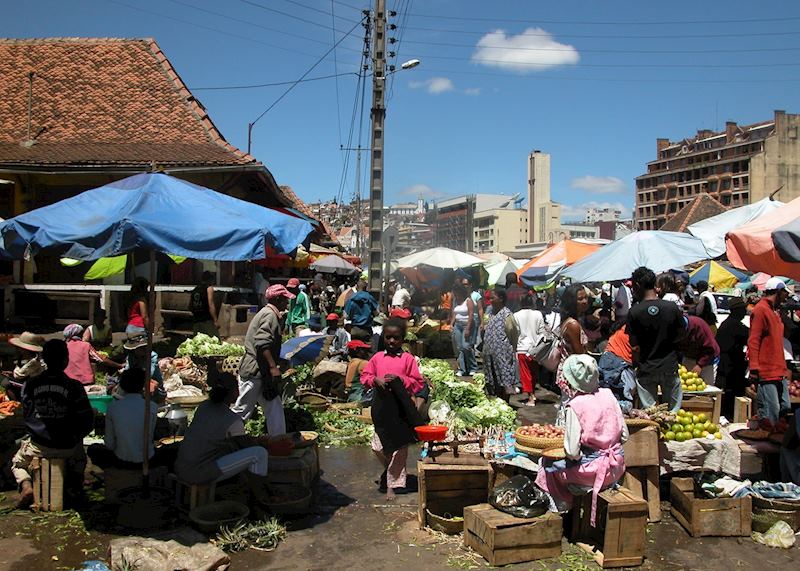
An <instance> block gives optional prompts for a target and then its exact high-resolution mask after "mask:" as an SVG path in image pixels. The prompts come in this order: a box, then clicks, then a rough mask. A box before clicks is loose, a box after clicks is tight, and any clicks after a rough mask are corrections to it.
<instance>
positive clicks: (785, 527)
mask: <svg viewBox="0 0 800 571" xmlns="http://www.w3.org/2000/svg"><path fill="white" fill-rule="evenodd" d="M752 538H753V541H755V542H757V543H763V544H764V545H768V546H769V547H783V548H784V549H789V548H790V547H791V546H793V545H794V531H792V528H791V527H790V526H789V524H788V523H786V522H785V521H776V522H775V524H774V525H773V526H772V527H771V528H769V529H768V530H767V532H766V533H758V532H757V531H754V532H753V535H752Z"/></svg>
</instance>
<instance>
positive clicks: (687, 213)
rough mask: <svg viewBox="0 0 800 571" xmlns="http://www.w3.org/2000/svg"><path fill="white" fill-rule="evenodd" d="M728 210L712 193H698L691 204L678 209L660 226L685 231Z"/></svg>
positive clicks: (663, 228) (674, 230)
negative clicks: (696, 223)
mask: <svg viewBox="0 0 800 571" xmlns="http://www.w3.org/2000/svg"><path fill="white" fill-rule="evenodd" d="M726 210H728V209H727V208H726V207H725V206H723V205H722V204H720V203H719V202H718V201H717V200H716V199H714V197H712V196H711V195H710V194H708V193H706V192H703V193H700V194H698V195H697V196H696V197H695V198H694V199H693V200H692V201H691V202H690V203H689V204H687V205H686V206H684V207H683V208H681V209H680V210H678V212H676V213H675V214H674V215H673V216H672V218H670V219H669V220H667V222H666V223H665V224H664V225H663V226H662V227H661V228H660V230H669V231H671V232H685V231H686V228H687V227H689V226H691V225H692V224H694V223H695V222H700V221H701V220H705V219H706V218H711V217H712V216H716V215H717V214H721V213H722V212H725V211H726Z"/></svg>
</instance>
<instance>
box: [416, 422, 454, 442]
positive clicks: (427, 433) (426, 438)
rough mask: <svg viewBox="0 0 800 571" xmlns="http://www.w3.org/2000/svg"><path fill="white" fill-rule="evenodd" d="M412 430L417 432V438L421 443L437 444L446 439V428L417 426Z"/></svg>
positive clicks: (431, 425) (433, 425)
mask: <svg viewBox="0 0 800 571" xmlns="http://www.w3.org/2000/svg"><path fill="white" fill-rule="evenodd" d="M414 430H416V431H417V436H418V437H419V439H420V440H422V441H423V442H437V441H441V440H444V439H445V438H446V437H447V427H446V426H439V425H436V424H429V425H426V426H417V427H416V428H415V429H414Z"/></svg>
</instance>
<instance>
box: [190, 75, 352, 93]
mask: <svg viewBox="0 0 800 571" xmlns="http://www.w3.org/2000/svg"><path fill="white" fill-rule="evenodd" d="M345 75H358V73H356V72H355V71H349V72H345V73H332V74H331V75H321V76H319V77H308V78H306V79H302V80H300V81H298V80H294V81H277V82H275V83H257V84H254V85H219V86H204V87H192V88H190V90H191V91H223V90H235V89H259V88H261V87H279V86H281V85H291V84H293V83H308V82H309V81H320V80H321V79H331V78H334V77H336V78H339V77H343V76H345Z"/></svg>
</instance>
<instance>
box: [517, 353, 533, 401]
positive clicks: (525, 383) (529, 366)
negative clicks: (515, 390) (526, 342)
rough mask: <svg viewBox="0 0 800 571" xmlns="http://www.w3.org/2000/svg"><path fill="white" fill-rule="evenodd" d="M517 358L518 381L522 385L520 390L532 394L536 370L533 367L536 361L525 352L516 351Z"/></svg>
mask: <svg viewBox="0 0 800 571" xmlns="http://www.w3.org/2000/svg"><path fill="white" fill-rule="evenodd" d="M517 360H518V361H519V382H520V384H521V385H522V392H523V393H528V394H529V395H532V394H533V389H534V387H536V371H535V370H534V367H535V366H536V362H535V361H534V360H533V356H531V355H528V354H527V353H517Z"/></svg>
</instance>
